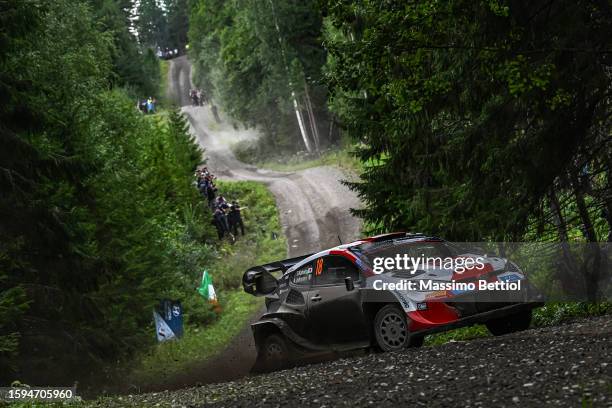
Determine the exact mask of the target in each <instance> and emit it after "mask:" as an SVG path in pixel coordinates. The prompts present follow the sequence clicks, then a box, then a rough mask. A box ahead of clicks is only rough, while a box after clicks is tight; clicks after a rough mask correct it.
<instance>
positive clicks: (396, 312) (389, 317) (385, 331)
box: [374, 305, 411, 351]
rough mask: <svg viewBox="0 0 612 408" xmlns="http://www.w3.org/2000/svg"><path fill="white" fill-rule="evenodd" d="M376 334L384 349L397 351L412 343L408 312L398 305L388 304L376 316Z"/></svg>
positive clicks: (380, 345) (378, 342) (381, 347)
mask: <svg viewBox="0 0 612 408" xmlns="http://www.w3.org/2000/svg"><path fill="white" fill-rule="evenodd" d="M374 336H375V338H376V344H378V347H379V348H380V349H381V350H382V351H397V350H401V349H404V348H406V347H408V346H409V345H410V342H411V341H410V331H409V329H408V320H407V319H406V313H404V311H403V310H401V309H400V308H399V307H397V306H396V305H386V306H384V307H383V308H381V309H380V310H379V311H378V313H376V317H375V318H374Z"/></svg>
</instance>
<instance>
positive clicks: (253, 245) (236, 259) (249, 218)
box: [127, 181, 287, 387]
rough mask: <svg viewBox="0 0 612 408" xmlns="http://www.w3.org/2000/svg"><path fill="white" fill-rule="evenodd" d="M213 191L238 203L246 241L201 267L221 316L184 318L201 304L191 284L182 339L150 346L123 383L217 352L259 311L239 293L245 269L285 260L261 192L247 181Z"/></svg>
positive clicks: (180, 368)
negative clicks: (215, 295)
mask: <svg viewBox="0 0 612 408" xmlns="http://www.w3.org/2000/svg"><path fill="white" fill-rule="evenodd" d="M218 187H219V191H220V192H221V194H222V195H223V196H224V197H226V199H229V200H232V199H237V200H239V202H240V204H241V206H242V208H243V211H242V215H243V219H244V223H245V230H246V231H245V232H246V235H245V236H240V237H239V238H238V241H237V242H236V243H235V244H234V245H232V244H230V243H229V242H222V243H220V244H219V245H218V246H217V250H216V254H215V257H214V259H213V260H211V262H210V263H209V264H208V265H206V267H205V268H206V269H207V270H208V271H209V273H210V274H211V276H212V278H213V284H214V285H215V289H216V291H217V295H218V298H219V302H220V304H221V307H222V311H221V313H220V315H219V316H218V317H217V318H216V320H214V321H213V322H212V323H207V324H204V323H202V322H206V321H207V319H205V318H191V317H190V310H189V309H190V304H191V305H193V307H192V309H194V310H195V309H197V307H196V306H197V304H198V303H205V300H204V299H202V298H201V297H199V295H198V294H197V293H196V292H195V291H196V288H197V286H198V285H199V283H200V282H199V277H198V278H197V279H195V280H194V282H193V293H188V294H185V298H186V299H185V300H184V302H183V306H184V309H185V327H184V329H185V330H184V332H185V333H184V336H183V338H182V339H180V340H178V341H171V342H166V343H161V344H156V345H155V346H154V347H152V348H151V349H149V350H147V351H146V352H145V353H143V354H141V355H140V356H138V358H137V359H136V362H132V363H131V364H130V365H131V366H134V367H135V368H134V369H133V370H132V371H131V372H130V374H129V375H128V379H127V382H128V383H130V384H133V385H134V386H136V387H139V386H140V385H146V384H150V383H159V382H160V380H162V379H164V378H172V376H173V375H176V374H179V373H184V372H185V371H188V370H189V368H190V367H192V366H193V365H194V364H198V363H199V364H201V362H202V361H204V360H206V359H207V358H210V357H212V356H214V355H216V354H218V353H219V352H220V351H222V350H223V348H224V347H225V346H227V344H228V343H229V342H230V341H231V339H232V338H233V337H234V336H236V335H237V334H238V333H239V332H240V331H241V330H242V329H243V328H244V327H245V325H246V324H247V322H248V321H249V319H250V318H251V316H252V315H253V314H254V313H255V312H256V311H257V310H258V309H260V308H261V307H262V305H263V301H262V299H261V298H257V297H254V296H251V295H247V294H246V293H244V292H243V291H242V289H241V282H242V274H243V272H244V271H245V270H246V269H247V268H249V267H251V266H254V265H258V264H262V263H267V262H270V261H273V260H278V259H283V258H284V257H286V254H287V244H286V240H285V239H284V235H283V233H282V229H281V225H280V220H279V217H278V211H277V209H276V202H275V200H274V196H273V195H272V194H271V193H270V192H269V191H268V190H267V189H266V187H265V186H264V185H263V184H261V183H257V182H253V181H238V182H227V181H220V182H219V183H218ZM196 302H197V303H196ZM196 317H197V316H196ZM152 333H153V332H152Z"/></svg>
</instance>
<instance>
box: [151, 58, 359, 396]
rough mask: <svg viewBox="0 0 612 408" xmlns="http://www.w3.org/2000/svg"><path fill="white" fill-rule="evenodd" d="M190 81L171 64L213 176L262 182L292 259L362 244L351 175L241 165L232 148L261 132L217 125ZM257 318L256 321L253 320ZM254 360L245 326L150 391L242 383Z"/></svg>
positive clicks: (186, 66)
mask: <svg viewBox="0 0 612 408" xmlns="http://www.w3.org/2000/svg"><path fill="white" fill-rule="evenodd" d="M190 78H191V65H190V63H189V61H188V60H187V58H186V57H180V58H175V59H173V60H171V61H170V69H169V71H168V90H167V94H168V95H169V96H170V98H173V100H174V101H176V102H177V103H178V104H179V105H181V106H182V108H181V109H182V111H183V113H184V114H185V115H186V117H187V118H188V119H189V123H190V128H191V132H192V134H193V135H194V136H195V138H196V140H197V141H198V143H199V144H200V145H201V146H202V147H203V148H204V149H205V157H206V159H207V165H208V167H209V168H210V170H211V171H212V172H213V173H214V174H215V175H217V176H218V177H219V178H220V179H222V180H254V181H259V182H262V183H264V184H266V185H267V187H268V188H269V190H270V191H271V192H272V194H274V197H275V198H276V204H277V207H278V210H279V215H280V221H281V224H282V226H283V233H284V234H285V236H286V237H287V246H288V248H287V253H288V254H289V256H290V257H294V256H300V255H304V254H308V253H311V252H316V251H320V250H322V249H325V248H329V247H331V246H335V245H337V244H338V236H340V237H341V239H342V240H343V241H345V242H349V241H352V240H355V239H357V238H359V236H360V230H361V222H360V220H359V219H358V218H356V217H354V216H352V215H351V213H350V211H349V210H350V208H358V207H359V205H360V203H359V199H358V198H357V196H356V195H355V193H353V192H352V191H350V190H349V189H348V188H347V187H346V186H345V185H343V184H342V183H341V180H343V179H345V178H346V177H347V175H345V174H343V173H341V172H340V171H339V170H338V169H336V168H333V167H329V166H325V167H316V168H310V169H306V170H302V171H297V172H291V173H287V172H276V171H269V170H263V169H258V168H256V167H255V166H252V165H248V164H245V163H242V162H240V161H238V160H237V159H236V158H235V157H234V155H233V153H232V151H231V146H232V144H233V143H235V142H237V141H240V140H245V139H250V140H252V139H255V138H257V137H258V133H257V131H256V130H254V129H249V130H245V129H244V128H243V127H242V126H241V127H240V128H239V129H235V128H234V126H233V123H231V122H230V121H229V120H228V119H227V118H226V117H225V115H223V112H220V116H221V119H222V120H221V123H217V121H216V120H215V119H214V117H213V115H212V112H211V110H210V107H209V106H202V107H199V106H198V107H194V106H191V100H190V98H189V89H190V88H191V87H192V85H191V79H190ZM230 198H234V197H230ZM238 198H239V197H238ZM279 232H280V231H279ZM262 312H263V311H262ZM258 318H259V315H256V316H253V317H252V319H251V320H252V321H255V320H257V319H258ZM255 357H256V350H255V343H254V340H253V335H252V334H251V329H250V327H249V326H246V327H245V328H244V330H242V332H241V333H240V334H239V335H238V336H236V337H235V338H234V339H233V341H232V342H231V343H230V344H229V345H228V346H227V347H226V349H225V350H224V351H223V352H222V353H220V354H219V355H217V356H215V357H214V358H211V359H209V360H207V361H202V362H200V363H198V364H195V365H194V366H193V367H191V369H189V370H188V371H186V372H184V373H182V374H181V375H179V376H176V377H173V378H172V379H164V380H163V382H162V383H160V384H150V385H149V387H148V388H146V390H156V389H159V388H160V387H164V388H169V389H179V388H182V387H185V386H188V385H194V384H198V383H200V384H206V383H210V382H219V381H225V380H231V379H236V378H241V377H244V376H246V375H247V374H248V373H249V371H250V370H251V367H252V366H253V364H254V363H255Z"/></svg>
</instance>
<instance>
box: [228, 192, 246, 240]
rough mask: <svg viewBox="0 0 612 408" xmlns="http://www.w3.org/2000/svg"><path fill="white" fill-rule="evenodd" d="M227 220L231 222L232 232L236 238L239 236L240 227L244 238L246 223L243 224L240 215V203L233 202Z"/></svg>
mask: <svg viewBox="0 0 612 408" xmlns="http://www.w3.org/2000/svg"><path fill="white" fill-rule="evenodd" d="M227 218H228V222H229V227H230V231H231V232H232V233H233V234H234V235H235V236H238V227H240V232H241V234H242V236H244V223H243V222H242V216H241V214H240V205H239V204H238V201H236V200H234V201H232V204H231V205H230V211H229V214H228V216H227Z"/></svg>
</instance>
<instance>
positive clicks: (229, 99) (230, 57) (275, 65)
mask: <svg viewBox="0 0 612 408" xmlns="http://www.w3.org/2000/svg"><path fill="white" fill-rule="evenodd" d="M321 24H322V16H321V14H320V11H319V9H318V8H317V7H316V3H315V2H302V1H295V0H273V1H268V0H266V1H262V2H254V1H246V0H236V1H218V0H198V1H194V2H193V4H192V7H191V12H190V31H189V38H190V56H191V60H192V61H193V65H194V71H195V73H194V81H195V82H196V84H197V85H198V86H199V87H201V88H202V89H203V90H205V91H206V92H207V93H209V94H211V95H212V96H213V99H214V100H215V101H216V102H217V103H218V104H220V105H221V106H222V107H223V109H224V110H225V111H226V112H227V113H229V115H230V116H231V117H233V118H234V119H236V120H238V121H241V122H243V123H244V124H246V125H248V126H258V127H259V128H260V129H261V130H262V132H263V134H264V138H263V140H261V146H262V149H266V150H267V153H270V152H273V151H295V150H296V149H297V148H299V147H300V146H304V144H303V141H302V136H301V134H300V130H299V127H298V122H297V119H296V114H295V109H294V106H293V104H294V101H295V102H296V103H298V104H299V106H300V109H301V110H304V109H305V103H306V98H307V97H309V98H310V100H311V103H312V106H313V112H314V116H315V117H316V120H315V121H314V122H315V127H316V128H317V129H319V132H320V133H321V134H322V135H324V137H322V139H323V141H322V142H327V141H328V140H327V139H328V133H329V126H330V120H331V117H330V116H329V113H328V112H327V108H326V106H325V105H326V97H327V89H326V87H325V86H324V84H323V82H322V66H323V64H324V62H325V50H324V49H323V48H322V47H321V43H320V35H321ZM306 92H308V95H307V94H306ZM308 123H310V122H308ZM308 123H306V125H305V126H306V127H308V126H309V124H308ZM308 131H310V129H308ZM334 137H335V133H334V135H332V139H333V138H334Z"/></svg>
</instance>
